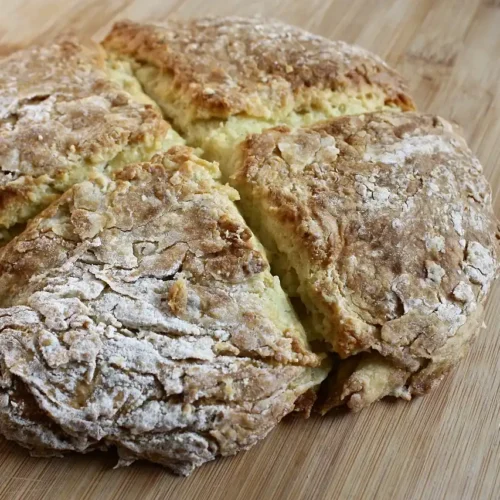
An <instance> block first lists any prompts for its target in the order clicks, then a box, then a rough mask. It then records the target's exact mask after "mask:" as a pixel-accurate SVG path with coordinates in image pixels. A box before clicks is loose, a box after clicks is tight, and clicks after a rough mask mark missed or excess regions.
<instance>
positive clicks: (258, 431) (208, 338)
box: [0, 147, 327, 474]
mask: <svg viewBox="0 0 500 500" xmlns="http://www.w3.org/2000/svg"><path fill="white" fill-rule="evenodd" d="M218 175H219V172H218V170H217V167H215V166H214V165H212V164H209V163H207V162H205V161H203V160H200V159H199V158H197V157H196V156H194V155H193V154H192V151H191V150H190V149H188V148H185V147H177V148H172V149H171V150H170V151H169V152H168V153H167V154H163V155H158V156H155V157H154V158H153V160H152V161H151V162H150V163H143V164H138V165H133V166H128V167H125V169H123V170H122V171H120V172H117V173H116V174H115V176H114V180H110V179H109V178H107V177H101V178H100V179H97V180H95V181H93V182H90V181H86V182H83V183H80V184H77V185H75V186H73V187H72V188H71V189H70V190H69V191H67V192H66V193H65V194H64V195H63V196H62V197H61V198H60V199H59V200H58V201H57V202H56V203H54V204H52V205H51V206H50V207H49V208H47V209H46V210H45V211H44V212H42V213H41V215H40V216H38V217H37V218H35V219H34V220H32V221H31V222H30V223H29V225H28V228H27V229H26V231H24V232H23V233H22V235H20V236H18V237H17V238H16V239H14V240H13V241H11V242H10V243H9V244H8V245H6V246H5V247H3V248H2V249H1V250H0V306H1V308H0V333H1V334H0V430H1V431H2V433H3V434H4V435H5V436H6V437H7V438H9V439H13V440H15V441H17V442H18V443H20V444H21V445H23V446H26V447H28V448H30V449H31V451H32V453H34V454H56V455H57V454H62V453H64V452H66V451H71V450H75V451H80V452H85V451H89V450H92V449H94V448H105V447H107V446H110V445H116V446H117V448H118V451H119V454H120V457H121V458H120V463H121V464H122V465H128V464H129V463H131V462H133V461H134V460H135V459H139V458H145V459H148V460H151V461H155V462H158V463H161V464H163V465H165V466H167V467H169V468H170V469H172V470H173V471H174V472H176V473H179V474H189V473H190V472H191V471H192V470H193V468H194V467H196V466H198V465H201V464H202V463H204V462H206V461H208V460H211V459H213V458H215V457H216V456H218V455H229V454H233V453H236V452H237V451H238V450H242V449H246V448H248V447H250V446H252V445H253V444H254V443H255V442H256V441H257V440H259V439H261V438H262V437H264V436H265V435H266V434H267V433H268V432H269V431H270V430H271V429H272V428H273V427H274V426H275V425H276V424H277V423H278V422H279V420H280V419H281V418H282V417H283V416H284V415H286V414H287V413H289V412H291V411H293V410H294V409H295V401H296V400H297V399H298V398H299V396H301V395H302V394H306V393H307V394H309V393H308V391H309V390H310V389H312V388H314V387H315V386H317V385H318V384H319V383H320V382H321V381H322V380H323V379H324V378H325V376H326V373H327V369H326V367H325V366H323V358H322V357H321V356H319V355H316V354H314V353H313V352H311V350H310V349H309V347H308V345H307V340H306V336H305V333H304V331H303V329H302V327H301V325H300V323H299V322H298V320H297V319H296V317H295V315H294V313H293V312H292V308H291V306H290V303H289V301H288V300H287V298H286V296H285V294H284V293H283V292H282V290H281V288H280V287H279V283H278V281H277V279H276V278H273V277H272V276H271V274H270V272H269V269H268V263H267V261H266V258H265V256H264V254H263V251H262V250H261V247H260V246H259V244H258V243H257V241H256V240H255V238H254V237H253V236H252V234H251V232H250V231H249V229H248V227H247V226H246V224H245V222H244V221H243V219H242V217H241V215H240V214H239V213H238V211H237V209H236V207H235V206H234V204H233V202H232V200H234V199H236V198H237V196H238V195H237V193H236V192H235V191H234V190H233V189H232V188H230V187H228V186H222V185H221V184H219V183H218V182H217V180H216V178H217V176H218ZM308 397H309V399H311V397H310V396H308ZM302 399H304V398H302ZM304 408H306V409H307V405H304V401H301V402H300V404H298V409H304Z"/></svg>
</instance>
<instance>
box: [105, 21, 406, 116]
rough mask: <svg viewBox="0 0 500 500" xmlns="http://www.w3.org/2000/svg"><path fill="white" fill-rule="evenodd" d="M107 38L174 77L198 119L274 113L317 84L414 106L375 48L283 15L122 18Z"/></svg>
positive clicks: (301, 99) (112, 47) (300, 101)
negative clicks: (152, 20) (367, 91)
mask: <svg viewBox="0 0 500 500" xmlns="http://www.w3.org/2000/svg"><path fill="white" fill-rule="evenodd" d="M103 44H104V47H105V48H106V49H107V50H109V51H112V52H117V53H119V54H121V55H123V56H126V57H130V58H132V59H133V60H135V61H137V62H139V63H141V64H149V65H152V66H155V67H158V68H160V69H161V70H162V71H164V72H165V73H166V74H168V75H169V76H170V77H172V78H173V85H174V87H175V88H177V89H178V91H179V93H180V94H182V95H185V96H187V101H188V103H189V105H190V106H191V107H192V110H193V113H194V114H195V117H197V118H211V117H219V118H226V117H228V116H231V115H237V114H243V115H246V116H251V117H260V118H270V117H273V116H274V117H275V118H276V116H278V115H281V114H282V110H283V108H285V109H295V108H298V107H299V106H302V107H303V106H308V105H311V102H312V101H313V100H314V97H313V96H314V93H315V92H316V91H321V90H332V91H347V92H351V93H356V91H359V90H360V89H361V88H363V87H365V86H366V85H371V86H373V87H374V88H378V89H381V90H382V91H383V92H384V93H385V95H386V104H387V105H394V106H397V107H400V108H402V109H414V105H413V102H412V100H411V98H410V97H409V96H408V94H407V90H406V86H405V84H404V82H403V80H402V79H401V77H400V76H399V75H398V74H397V73H396V72H394V71H393V70H392V69H390V68H389V67H388V66H387V65H386V64H385V63H384V62H383V61H382V60H381V59H379V58H378V57H376V56H375V55H373V54H370V53H369V52H367V51H365V50H363V49H361V48H358V47H354V46H351V45H348V44H346V43H344V42H338V41H331V40H327V39H325V38H322V37H319V36H316V35H312V34H310V33H308V32H306V31H304V30H301V29H299V28H296V27H293V26H289V25H286V24H282V23H279V22H269V21H265V22H264V21H263V20H262V19H259V18H240V17H205V18H201V19H194V20H190V21H174V20H169V21H167V22H166V23H164V24H162V25H158V26H154V25H143V24H137V23H134V22H131V21H122V22H119V23H117V24H115V26H114V27H113V29H112V31H111V32H110V33H109V35H108V36H107V37H106V39H105V40H104V42H103ZM306 95H310V97H309V98H307V97H305V96H306ZM294 103H295V104H294ZM295 110H296V111H300V109H295Z"/></svg>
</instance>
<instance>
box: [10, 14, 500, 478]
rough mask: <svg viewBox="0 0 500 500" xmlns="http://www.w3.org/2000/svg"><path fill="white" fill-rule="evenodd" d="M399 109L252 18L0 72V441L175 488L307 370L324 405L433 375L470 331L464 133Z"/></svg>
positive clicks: (358, 77)
mask: <svg viewBox="0 0 500 500" xmlns="http://www.w3.org/2000/svg"><path fill="white" fill-rule="evenodd" d="M414 109H415V107H414V104H413V101H412V99H411V97H410V96H409V95H408V93H407V90H406V86H405V83H404V82H403V80H402V79H401V77H400V76H399V75H398V74H397V73H396V72H395V71H393V70H392V69H391V68H389V67H388V66H387V65H386V64H385V63H384V62H383V61H381V60H380V59H379V58H378V57H376V56H375V55H373V54H370V53H369V52H367V51H365V50H363V49H361V48H358V47H353V46H351V45H348V44H346V43H343V42H336V41H330V40H326V39H324V38H321V37H319V36H315V35H312V34H310V33H307V32H305V31H303V30H301V29H299V28H294V27H291V26H287V25H284V24H282V23H279V22H274V21H269V22H264V21H262V20H261V19H242V18H234V17H231V18H214V17H208V18H203V19H198V20H193V21H173V20H170V21H167V22H166V23H164V24H163V25H161V26H152V25H140V24H136V23H133V22H130V21H125V22H120V23H117V24H116V25H115V26H114V28H113V29H112V30H111V32H110V34H109V35H108V36H107V37H106V39H105V40H104V42H103V46H102V47H100V46H97V45H92V44H90V45H89V44H85V45H82V44H81V43H80V42H78V41H76V40H75V39H72V38H67V37H64V38H60V39H59V40H56V41H55V42H54V43H52V44H49V45H46V46H44V47H35V48H33V49H31V50H26V51H23V52H19V53H17V54H14V55H13V56H11V57H10V58H8V59H5V60H3V61H0V246H2V245H5V246H3V248H0V432H2V434H3V435H5V436H6V437H7V438H9V439H12V440H15V441H17V442H19V443H20V444H21V445H23V446H25V447H28V448H30V450H31V452H32V453H34V454H49V455H50V454H55V455H61V454H63V453H64V452H66V451H71V450H76V451H80V452H86V451H89V450H93V449H96V448H107V447H110V446H116V447H117V449H118V452H119V455H120V463H121V464H124V465H126V464H129V463H131V462H132V461H134V460H135V459H139V458H145V459H149V460H152V461H155V462H159V463H161V464H164V465H166V466H167V467H169V468H170V469H171V470H173V471H174V472H177V473H180V474H188V473H190V472H191V471H192V469H193V468H194V467H195V466H197V465H200V464H202V463H203V462H206V461H207V460H211V459H213V458H215V457H216V456H219V455H229V454H232V453H235V452H237V451H238V450H241V449H246V448H248V447H250V446H251V445H253V444H254V443H255V442H256V441H257V440H259V439H261V438H263V437H264V436H265V435H266V434H267V433H268V432H269V431H270V430H271V429H272V428H273V427H274V426H275V425H276V424H277V423H278V422H279V421H280V420H281V418H282V417H283V416H284V415H286V414H287V413H290V412H292V411H294V410H295V411H301V412H304V413H305V414H308V413H309V412H310V411H311V408H312V406H313V404H314V403H315V400H316V395H317V393H318V387H319V385H320V383H321V382H322V381H323V380H325V379H326V377H327V375H328V374H329V372H330V376H329V378H328V381H327V382H325V384H324V386H323V389H324V390H322V391H321V392H320V399H321V401H320V406H318V405H316V407H317V408H320V409H321V410H322V411H323V412H326V411H327V410H328V409H330V408H332V407H334V406H339V405H347V406H349V407H350V408H352V409H355V410H357V409H360V408H363V407H365V406H367V405H369V404H370V403H372V402H373V401H376V400H377V399H379V398H381V397H383V396H385V395H388V394H391V395H396V396H401V397H404V398H407V399H409V398H410V397H411V396H412V395H413V394H421V393H423V392H425V391H427V390H428V389H430V388H431V387H432V386H434V385H435V384H436V383H437V382H438V381H439V380H440V379H441V378H442V377H443V375H444V374H445V373H446V372H447V371H448V370H449V369H450V368H451V367H452V365H453V364H455V363H456V362H457V361H458V359H460V357H461V356H463V354H464V352H465V351H466V348H467V346H468V344H469V343H470V342H471V340H472V339H473V338H474V336H475V335H476V334H477V332H478V330H479V328H480V327H481V324H482V320H481V311H482V307H483V304H484V300H485V297H486V294H487V291H488V287H489V286H490V284H491V282H492V280H493V278H494V277H495V275H496V271H497V257H496V249H495V245H496V243H495V236H494V233H495V225H494V220H493V215H492V212H491V200H490V191H489V187H488V185H487V183H486V181H485V179H484V177H483V176H482V174H481V167H480V165H479V163H478V161H477V160H476V159H475V157H474V156H473V155H472V154H471V152H470V151H469V149H468V148H467V146H466V144H465V142H464V140H463V139H462V138H461V136H460V135H459V134H458V133H457V131H456V130H455V129H454V128H453V127H452V126H451V125H450V124H449V123H447V122H446V121H444V120H442V119H440V118H436V117H432V116H426V115H420V114H415V113H413V111H414ZM160 110H161V111H162V112H163V114H164V116H165V118H166V119H167V120H170V123H172V125H173V127H175V129H176V130H177V132H178V133H177V132H175V131H174V130H173V129H172V127H171V126H170V125H169V123H168V122H167V121H165V119H164V118H163V117H162V114H161V111H160ZM345 115H349V116H345ZM325 120H326V121H325ZM319 122H321V123H319ZM301 127H302V128H301ZM184 143H187V144H188V145H190V146H193V147H196V148H199V149H198V150H196V152H195V151H194V150H192V149H190V148H188V147H187V146H184V145H183V144H184ZM200 155H201V156H202V157H203V158H204V159H203V160H202V159H200ZM152 157H153V158H152ZM207 160H216V161H217V162H219V163H220V166H221V169H222V179H223V180H224V181H229V182H230V183H231V184H232V186H233V187H229V186H228V185H223V184H222V183H220V182H219V174H220V172H219V169H218V168H217V166H216V165H215V164H213V163H209V162H208V161H207ZM238 191H239V193H238ZM240 196H241V198H242V200H241V202H240V205H239V208H240V209H241V211H242V213H243V216H244V217H245V218H246V221H245V219H243V217H242V215H240V213H239V211H238V209H237V208H236V206H235V204H234V202H235V201H238V200H239V198H240ZM50 203H51V204H50ZM49 204H50V205H49ZM42 210H43V211H42ZM35 216H36V217H35ZM33 217H35V218H34V219H33ZM30 219H31V220H30ZM26 223H27V227H25V226H26ZM247 224H248V225H247ZM250 228H251V229H252V230H255V232H256V233H258V235H260V237H261V241H262V243H263V245H262V244H261V243H259V241H257V239H256V237H255V236H254V235H253V233H252V232H251V230H250ZM16 235H17V236H16ZM14 237H15V238H14ZM12 238H14V239H12ZM9 240H12V241H10V242H8V241H9ZM7 242H8V243H7ZM266 254H267V256H266ZM268 257H269V258H270V259H271V260H272V267H273V274H277V275H278V276H279V279H278V277H273V274H271V271H270V270H269V263H268ZM282 285H283V287H284V289H285V290H286V292H287V294H288V295H289V297H291V298H292V300H293V303H294V306H295V307H292V305H291V302H290V300H289V298H288V297H287V294H285V292H284V291H283V289H282V288H281V286H282ZM295 311H297V313H296V312H295ZM296 314H297V315H298V316H297V315H296ZM299 318H300V319H299ZM302 325H304V326H302ZM327 351H331V353H332V354H328V355H327V354H326V352H327ZM328 358H330V359H328ZM331 358H333V362H332V359H331ZM332 366H333V367H334V368H333V370H331V367H332Z"/></svg>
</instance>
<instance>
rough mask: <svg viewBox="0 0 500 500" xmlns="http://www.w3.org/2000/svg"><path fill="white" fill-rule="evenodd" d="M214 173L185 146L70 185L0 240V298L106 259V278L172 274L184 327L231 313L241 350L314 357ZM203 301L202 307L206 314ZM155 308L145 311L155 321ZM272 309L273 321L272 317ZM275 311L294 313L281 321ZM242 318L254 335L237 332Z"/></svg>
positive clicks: (174, 307)
mask: <svg viewBox="0 0 500 500" xmlns="http://www.w3.org/2000/svg"><path fill="white" fill-rule="evenodd" d="M218 175H219V171H218V169H217V167H216V166H215V165H213V164H210V163H208V162H205V161H204V160H200V159H199V158H197V157H196V156H194V155H193V154H192V150H191V149H190V148H186V147H182V146H181V147H177V148H173V149H171V150H170V151H169V153H168V154H164V155H157V156H155V157H154V158H153V160H152V162H151V163H143V164H138V165H132V166H128V167H125V168H124V169H123V170H121V171H119V172H117V173H116V174H115V178H116V181H114V182H111V181H109V180H108V179H107V178H106V177H101V178H99V179H96V180H95V181H94V182H84V183H81V184H77V185H75V186H74V187H73V188H72V189H70V190H69V191H67V192H66V193H65V194H64V195H63V196H62V197H61V198H60V200H58V201H57V202H56V203H55V204H53V205H51V206H50V207H49V208H47V209H46V210H45V211H44V212H42V213H41V214H40V216H39V217H37V218H35V219H33V221H31V222H30V223H29V225H28V227H27V229H26V230H25V231H24V232H23V233H22V234H21V235H20V236H18V237H17V238H16V239H15V240H13V241H12V242H11V243H9V244H8V245H6V246H5V247H3V248H2V249H0V306H1V307H7V306H11V305H19V304H23V303H24V302H23V301H25V300H26V298H27V295H28V296H29V295H30V294H31V293H32V292H33V287H35V288H36V287H37V286H38V284H39V283H38V279H39V278H40V277H42V276H43V277H46V274H47V273H48V274H49V275H52V274H54V275H59V276H62V277H64V276H65V274H66V272H71V269H74V268H75V266H77V267H78V265H79V263H80V264H81V266H83V267H84V268H87V267H88V266H90V267H91V268H92V266H93V265H97V266H98V267H99V266H104V267H103V269H101V271H102V273H104V274H103V275H102V279H103V280H104V281H105V282H106V283H107V282H108V281H113V282H115V281H116V280H118V281H123V282H125V283H131V284H130V285H124V286H125V287H126V288H127V287H128V286H131V287H132V283H136V282H137V280H139V279H145V280H146V281H147V280H149V279H150V280H152V283H153V282H156V281H157V280H158V286H159V285H161V284H162V283H163V281H162V280H167V281H168V280H170V279H173V277H174V276H177V275H178V280H177V282H176V285H177V288H178V294H173V290H174V289H175V287H172V289H171V290H170V292H171V295H172V296H171V297H170V296H169V298H168V304H169V305H168V307H167V306H165V314H167V315H172V316H179V317H183V318H184V323H183V324H184V325H185V327H186V328H188V329H189V330H190V331H191V330H192V331H195V330H196V331H198V330H200V332H201V330H203V326H202V324H199V325H198V326H189V325H188V323H186V321H187V322H193V323H196V324H197V323H198V322H199V321H200V320H201V323H203V322H205V323H207V326H206V328H208V323H211V322H212V323H214V325H215V324H217V323H218V322H219V321H223V322H229V323H231V324H232V325H233V328H234V329H228V331H232V332H233V333H234V336H233V339H241V340H242V342H243V344H245V343H246V342H249V344H248V346H247V347H246V348H243V347H242V345H243V344H242V345H240V347H239V348H238V350H239V351H244V352H246V353H247V354H248V353H251V352H253V351H254V350H255V352H256V353H257V352H258V353H260V355H262V356H264V357H272V358H276V359H277V360H280V361H285V362H292V361H294V362H301V360H302V356H305V359H306V363H309V362H310V361H311V360H313V361H312V362H313V364H314V362H315V361H314V360H315V359H317V358H316V356H315V355H313V354H312V353H308V352H306V350H305V349H306V348H305V345H306V341H305V334H304V331H303V329H302V327H301V326H300V323H299V322H298V321H293V318H294V317H293V315H291V314H290V312H289V311H288V312H286V311H282V312H279V311H277V309H276V307H278V304H273V301H272V300H267V299H265V297H267V295H266V292H267V291H269V290H266V289H267V288H274V286H275V284H274V280H273V278H272V277H271V275H270V274H269V271H268V263H267V261H266V258H265V256H264V254H263V252H262V250H261V249H260V247H259V246H258V244H257V242H256V240H255V239H254V237H253V236H252V233H251V232H250V230H249V229H248V227H247V226H246V224H245V222H244V220H243V219H242V217H241V216H240V214H239V213H238V211H237V209H236V207H235V206H234V204H233V203H232V201H231V199H235V198H237V197H238V195H237V193H236V192H235V191H234V190H233V189H232V188H229V187H227V186H223V185H221V184H219V183H218V182H217V181H216V180H215V179H214V177H217V176H218ZM65 266H67V267H68V268H67V269H66V267H65ZM96 269H97V268H96ZM87 271H88V269H87ZM89 272H90V273H91V274H92V273H93V271H89ZM96 272H97V271H96ZM99 273H100V272H99ZM105 275H108V278H104V276H105ZM88 276H89V278H90V277H91V276H90V275H88ZM181 277H182V279H181ZM99 279H101V278H99ZM190 283H191V284H192V286H194V287H195V288H197V289H198V291H199V293H203V294H206V295H207V296H206V298H205V300H206V303H200V302H199V300H201V299H200V297H198V299H196V300H195V302H196V304H194V303H193V304H190V302H189V297H188V294H189V293H190V292H189V289H188V288H189V286H191V285H190ZM109 286H110V287H111V288H113V284H110V285H109ZM186 287H188V288H186ZM198 287H199V288H198ZM115 291H116V290H115ZM121 292H123V293H122V295H123V294H124V295H125V296H130V294H127V293H125V291H124V290H121ZM121 292H120V293H121ZM240 294H242V296H241V297H240V299H238V297H239V296H240ZM210 295H211V298H210V297H209V296H210ZM243 297H245V298H243ZM259 297H264V298H259ZM283 297H284V295H283ZM121 300H122V301H125V302H126V300H125V299H124V298H123V297H122V298H121ZM193 300H194V298H193ZM202 302H203V300H202ZM162 307H163V306H162ZM162 307H161V308H162ZM200 307H201V308H202V309H203V314H206V315H207V316H206V317H204V318H202V319H200V316H199V315H200V312H201V311H200V310H199V308H200ZM266 307H270V309H269V311H268V310H266ZM212 309H213V310H212ZM278 309H279V308H278ZM223 311H224V312H223ZM142 313H144V314H146V310H143V311H141V310H140V309H137V310H136V311H134V313H133V314H132V311H131V310H128V311H126V314H127V315H129V314H132V316H130V321H133V322H137V321H139V322H140V321H141V320H140V317H141V314H142ZM158 314H160V313H159V312H158ZM158 314H155V315H154V318H151V319H152V320H154V321H158V319H159V316H158ZM219 314H222V315H223V316H222V317H221V318H219V319H217V317H218V315H219ZM134 315H135V316H137V317H135V316H134ZM272 315H274V316H277V317H278V319H279V321H278V323H277V324H278V326H276V324H273V322H272V321H271V320H270V319H269V316H272ZM160 316H161V314H160ZM280 317H281V319H282V318H288V319H289V320H290V321H291V323H290V324H288V325H285V327H283V325H281V327H283V328H281V327H280V326H279V325H280V324H281V323H280V321H281V319H280ZM166 321H167V323H168V320H166ZM174 323H175V322H174ZM179 325H180V323H179ZM247 328H248V331H249V332H250V331H251V332H253V333H252V335H251V336H250V335H245V334H244V333H243V332H244V331H246V330H245V329H247ZM238 332H239V333H238ZM283 335H285V336H286V335H288V338H287V339H283V338H282V337H283ZM251 337H252V338H251ZM261 342H262V345H260V344H261ZM252 346H253V347H252ZM232 349H233V348H232ZM233 350H234V351H236V350H235V349H233Z"/></svg>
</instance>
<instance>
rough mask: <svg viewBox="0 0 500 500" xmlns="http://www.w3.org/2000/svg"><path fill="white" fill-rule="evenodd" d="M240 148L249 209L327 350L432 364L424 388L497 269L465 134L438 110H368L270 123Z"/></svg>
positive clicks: (413, 384)
mask: <svg viewBox="0 0 500 500" xmlns="http://www.w3.org/2000/svg"><path fill="white" fill-rule="evenodd" d="M241 155H242V157H241V164H240V165H241V169H240V170H239V172H238V174H237V176H236V178H235V182H234V185H235V186H236V187H237V188H238V189H239V190H240V194H241V195H242V199H243V207H244V211H245V206H246V207H247V212H248V211H252V212H254V213H256V214H257V217H258V218H260V219H261V220H262V221H263V222H262V226H263V228H264V229H263V233H264V238H263V239H264V242H266V241H269V239H272V240H274V242H273V243H274V245H275V247H277V250H276V252H275V253H276V259H278V260H279V259H283V258H284V259H286V260H287V262H288V263H289V265H290V266H291V267H292V268H294V269H295V272H296V273H297V275H298V278H299V282H300V290H299V291H300V292H301V296H302V298H303V300H304V301H305V302H306V305H307V306H308V307H309V309H310V310H313V311H314V312H315V314H316V315H317V316H316V323H317V325H318V326H319V327H320V325H322V326H323V328H321V327H320V331H321V333H322V334H323V335H324V336H325V337H326V338H327V339H328V340H329V341H330V342H331V344H332V347H333V349H334V350H335V351H336V352H338V353H339V354H340V355H341V356H342V357H347V356H351V355H353V354H356V353H358V352H361V351H368V350H374V351H376V352H378V353H380V354H381V355H382V356H383V357H385V358H386V359H387V360H389V362H390V364H392V366H393V367H394V370H395V372H396V371H397V372H398V373H399V371H400V370H403V371H405V372H407V378H408V377H410V375H411V374H415V373H416V372H420V373H421V374H426V376H423V378H422V377H421V378H418V377H415V376H414V378H413V380H412V379H410V380H409V384H410V388H409V391H410V393H411V392H413V393H420V392H422V391H424V390H425V389H426V388H427V387H430V386H431V385H432V379H439V378H440V377H441V375H442V372H443V370H445V369H446V370H447V369H448V368H449V366H451V365H453V364H454V363H455V362H456V361H457V360H458V359H459V358H460V357H461V356H462V355H463V352H462V347H463V348H464V349H465V346H466V344H468V343H469V340H470V337H471V334H465V333H464V330H466V329H468V330H471V332H476V331H477V325H476V323H477V321H476V319H474V321H473V320H472V318H473V317H474V318H476V313H475V311H477V310H479V309H480V307H481V304H482V303H483V302H484V299H485V297H486V294H487V292H488V289H489V287H490V285H491V282H492V281H493V279H494V278H495V276H496V273H497V269H498V263H497V242H496V240H495V218H494V215H493V212H492V208H491V194H490V188H489V185H488V183H487V181H486V179H485V178H484V176H483V175H482V173H481V172H482V169H481V165H480V164H479V162H478V161H477V159H476V158H475V157H474V156H473V155H472V153H471V152H470V150H469V149H468V147H467V145H466V143H465V141H464V139H463V138H462V137H461V136H460V135H459V134H458V133H457V131H456V130H454V129H453V127H452V126H451V125H450V124H449V123H447V122H446V121H444V120H442V119H440V118H437V117H433V116H428V115H420V114H413V113H406V114H393V113H373V114H366V115H360V116H353V117H345V118H339V119H337V120H333V121H331V122H328V123H325V124H322V125H318V126H316V127H312V128H310V129H301V130H295V131H291V130H289V129H287V128H286V127H281V128H278V129H275V130H270V131H268V132H266V133H263V134H261V135H255V136H252V137H251V138H249V139H248V140H247V141H246V142H245V143H244V144H243V145H242V151H241ZM325 325H328V326H327V327H325ZM454 339H459V340H460V342H458V344H457V345H456V346H454V347H453V349H447V347H446V346H447V345H450V344H453V343H454V342H455V340H454ZM438 365H439V366H440V367H441V368H439V369H437V366H438ZM384 376H385V375H384ZM386 376H387V377H389V379H392V378H393V377H392V374H389V373H387V374H386ZM394 389H396V388H395V387H394Z"/></svg>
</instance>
